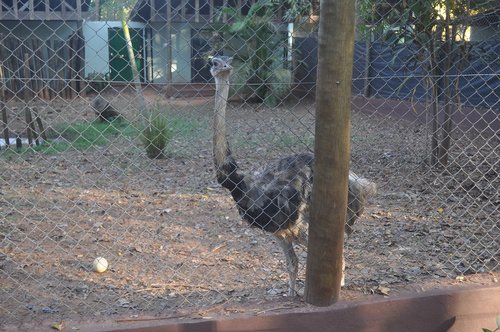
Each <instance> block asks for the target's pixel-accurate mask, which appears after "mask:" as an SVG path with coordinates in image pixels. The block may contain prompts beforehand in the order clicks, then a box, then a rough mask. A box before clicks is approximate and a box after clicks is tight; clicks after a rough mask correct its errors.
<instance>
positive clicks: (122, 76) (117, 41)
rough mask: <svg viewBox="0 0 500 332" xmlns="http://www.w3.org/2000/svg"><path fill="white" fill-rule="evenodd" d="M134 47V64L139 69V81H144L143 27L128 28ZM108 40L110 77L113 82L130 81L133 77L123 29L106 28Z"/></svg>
mask: <svg viewBox="0 0 500 332" xmlns="http://www.w3.org/2000/svg"><path fill="white" fill-rule="evenodd" d="M129 30H130V38H131V39H132V48H133V49H134V55H135V64H136V66H137V70H138V71H139V76H140V79H141V82H143V81H144V71H143V69H144V52H143V48H144V39H143V36H142V33H143V29H129ZM108 41H109V67H110V78H111V80H112V81H114V82H123V81H124V82H130V81H132V80H133V79H134V75H133V74H132V68H131V66H130V60H129V56H128V50H127V44H126V42H125V37H124V35H123V29H121V28H110V29H108Z"/></svg>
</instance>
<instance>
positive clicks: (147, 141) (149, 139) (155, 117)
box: [141, 111, 172, 159]
mask: <svg viewBox="0 0 500 332" xmlns="http://www.w3.org/2000/svg"><path fill="white" fill-rule="evenodd" d="M171 138H172V130H171V128H170V127H169V123H168V120H167V119H166V117H165V116H164V115H162V114H161V113H160V112H158V111H156V112H155V111H153V112H151V114H150V115H149V119H148V122H147V124H146V127H145V128H144V129H143V131H142V134H141V142H142V144H143V145H144V147H145V148H146V155H147V156H148V158H151V159H160V158H164V157H165V155H164V153H163V151H164V149H165V147H166V146H167V145H168V143H169V142H170V140H171Z"/></svg>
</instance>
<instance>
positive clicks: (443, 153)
mask: <svg viewBox="0 0 500 332" xmlns="http://www.w3.org/2000/svg"><path fill="white" fill-rule="evenodd" d="M450 6H451V4H449V3H447V5H446V21H445V27H444V31H445V39H444V45H443V52H442V56H443V58H444V59H443V65H444V68H443V93H444V119H443V131H442V140H441V145H440V147H439V165H440V166H441V167H446V166H448V155H449V154H448V152H449V150H450V145H451V131H452V127H453V108H452V104H451V101H452V89H453V86H452V84H451V83H450V69H451V57H452V56H453V54H452V48H451V43H452V40H453V39H452V38H454V37H453V36H452V31H450V25H451V15H450Z"/></svg>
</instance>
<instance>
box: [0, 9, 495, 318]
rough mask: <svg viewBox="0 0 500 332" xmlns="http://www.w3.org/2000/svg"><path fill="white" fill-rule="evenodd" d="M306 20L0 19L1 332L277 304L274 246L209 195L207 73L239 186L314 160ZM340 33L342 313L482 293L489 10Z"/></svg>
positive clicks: (361, 24)
mask: <svg viewBox="0 0 500 332" xmlns="http://www.w3.org/2000/svg"><path fill="white" fill-rule="evenodd" d="M319 10H320V8H319V3H318V2H316V1H313V2H309V1H296V0H287V1H272V0H258V1H255V0H250V1H245V0H239V1H233V0H230V1H227V0H224V1H222V0H211V1H206V0H187V1H180V0H175V1H174V0H172V1H166V0H165V1H160V0H152V1H149V0H138V1H115V0H107V1H101V2H100V3H99V2H94V1H90V0H84V1H81V0H74V1H67V0H61V1H50V3H49V2H47V1H42V0H40V1H38V0H35V1H29V2H28V1H6V0H0V108H1V115H2V121H1V124H2V126H1V128H0V130H1V134H0V137H1V139H0V175H1V177H0V280H1V283H0V284H1V287H0V303H1V305H0V326H7V325H17V326H21V325H22V324H25V325H23V326H28V325H29V324H33V325H36V324H37V322H41V321H42V320H43V321H46V320H51V319H52V320H54V321H60V320H61V319H78V318H80V319H82V318H85V319H86V318H90V317H92V318H95V317H108V316H110V317H114V316H113V315H115V316H120V317H122V316H126V315H129V316H130V315H143V314H156V315H163V316H177V317H178V316H188V317H199V316H203V317H206V316H213V315H216V314H218V315H220V314H222V315H229V314H231V313H235V312H249V311H250V312H253V313H259V312H264V311H265V310H266V308H270V307H272V306H273V303H276V302H275V301H278V300H279V299H283V296H284V295H286V294H287V292H288V282H287V280H288V272H287V267H286V263H285V256H284V255H283V252H282V249H281V248H280V246H279V243H278V241H277V240H276V238H274V237H272V236H270V234H269V233H268V232H264V231H262V230H259V229H258V228H251V227H249V226H248V224H247V223H246V222H245V221H243V220H242V218H241V217H240V216H239V214H238V210H237V209H236V208H235V204H234V201H233V200H232V198H231V195H230V194H229V192H228V191H227V190H226V189H224V188H222V187H221V186H220V185H219V184H218V182H217V179H216V176H215V173H216V171H217V169H216V166H215V165H214V162H213V154H212V133H213V128H212V122H213V116H214V104H215V103H214V97H215V96H216V94H215V93H214V89H215V86H214V80H213V78H212V75H211V73H210V66H211V65H212V61H211V59H212V57H213V56H220V55H227V56H232V57H233V62H232V66H233V67H234V73H233V75H232V77H231V79H230V91H229V100H228V101H227V115H226V117H227V118H226V123H227V133H226V134H227V137H228V141H229V143H230V145H231V149H232V152H233V155H234V157H235V158H236V160H237V161H238V163H239V167H240V169H242V170H244V171H248V174H250V175H252V174H254V173H253V172H254V171H253V170H257V169H259V168H260V167H262V166H264V165H266V164H268V163H269V162H271V161H273V160H277V159H279V158H282V157H286V156H288V155H291V154H294V153H299V152H303V151H312V150H313V144H314V126H315V118H314V109H315V104H314V95H315V82H316V66H317V47H318V45H317V27H318V18H319V16H318V14H319ZM124 18H125V19H126V20H125V21H126V24H125V25H122V20H123V19H124ZM356 24H357V36H356V42H355V59H354V69H353V82H352V89H353V98H352V130H351V132H352V137H351V169H352V170H353V171H354V172H355V173H356V174H358V175H360V176H362V177H365V178H367V179H369V180H370V181H373V182H374V183H376V185H377V189H378V193H377V194H376V195H375V196H373V197H371V198H370V199H369V201H368V203H367V204H366V207H365V212H364V214H363V215H362V217H361V218H360V219H359V220H357V222H356V223H355V224H354V226H353V233H352V234H351V235H350V236H349V238H348V239H347V240H346V247H345V258H346V285H345V287H344V288H343V291H342V292H343V293H342V296H343V297H344V298H347V299H351V298H352V299H354V298H359V297H362V296H366V294H372V293H378V294H382V295H387V294H388V293H389V292H390V293H391V294H393V293H398V292H399V291H402V290H403V289H412V287H417V286H418V287H419V289H420V288H424V289H425V288H432V287H437V286H439V285H443V284H454V283H457V282H461V283H464V282H465V283H466V282H467V281H469V280H481V282H494V281H495V280H496V279H497V278H498V271H499V257H500V246H499V243H500V226H499V220H500V211H499V204H500V195H499V191H498V188H500V180H499V174H498V170H499V169H500V165H499V163H500V161H499V160H500V158H499V155H500V151H499V146H500V145H499V130H500V120H499V112H500V104H499V99H500V80H499V76H498V73H499V70H500V62H499V60H498V59H499V56H498V55H499V54H500V34H499V31H500V30H499V29H498V26H499V24H500V11H499V9H498V3H497V2H496V1H494V0H485V1H443V0H418V1H412V2H407V1H372V0H359V1H358V3H357V23H356ZM296 250H297V252H298V258H299V262H300V263H299V275H298V281H297V283H298V287H297V290H298V291H299V293H301V292H302V291H303V286H304V278H305V276H304V272H305V269H304V264H305V256H306V250H305V249H304V248H303V247H301V246H297V247H296ZM97 257H104V258H106V260H107V262H108V263H109V265H108V266H107V270H106V271H105V272H103V273H97V272H95V271H94V267H93V262H94V259H96V258H97ZM287 300H288V301H290V303H292V306H293V305H300V302H299V301H296V300H295V301H294V298H293V297H291V298H287ZM274 305H275V304H274ZM281 306H283V304H281Z"/></svg>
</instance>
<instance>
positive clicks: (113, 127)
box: [1, 120, 137, 159]
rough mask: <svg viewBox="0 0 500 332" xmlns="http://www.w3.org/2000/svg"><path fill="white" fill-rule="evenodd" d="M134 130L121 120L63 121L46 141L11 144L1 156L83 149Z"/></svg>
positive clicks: (101, 143) (105, 143) (127, 134)
mask: <svg viewBox="0 0 500 332" xmlns="http://www.w3.org/2000/svg"><path fill="white" fill-rule="evenodd" d="M136 132H137V131H136V130H135V129H134V127H133V126H131V125H130V124H129V123H127V122H125V121H123V120H114V121H112V122H100V121H97V120H96V121H93V122H73V123H65V124H60V125H57V126H55V127H54V128H51V129H49V130H48V132H47V136H48V137H49V140H48V142H43V143H42V144H40V145H37V146H36V145H34V146H29V147H23V148H22V149H20V150H17V149H16V148H15V147H13V146H11V147H10V148H9V149H7V150H6V151H2V154H1V157H2V158H5V159H13V158H15V157H17V156H19V155H30V154H32V153H35V152H36V153H43V154H47V155H50V154H56V153H61V152H64V151H67V150H71V149H76V150H79V151H85V150H89V149H92V148H95V147H99V146H105V145H107V144H109V143H110V142H111V141H112V140H113V139H117V138H120V137H132V136H134V135H136Z"/></svg>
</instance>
